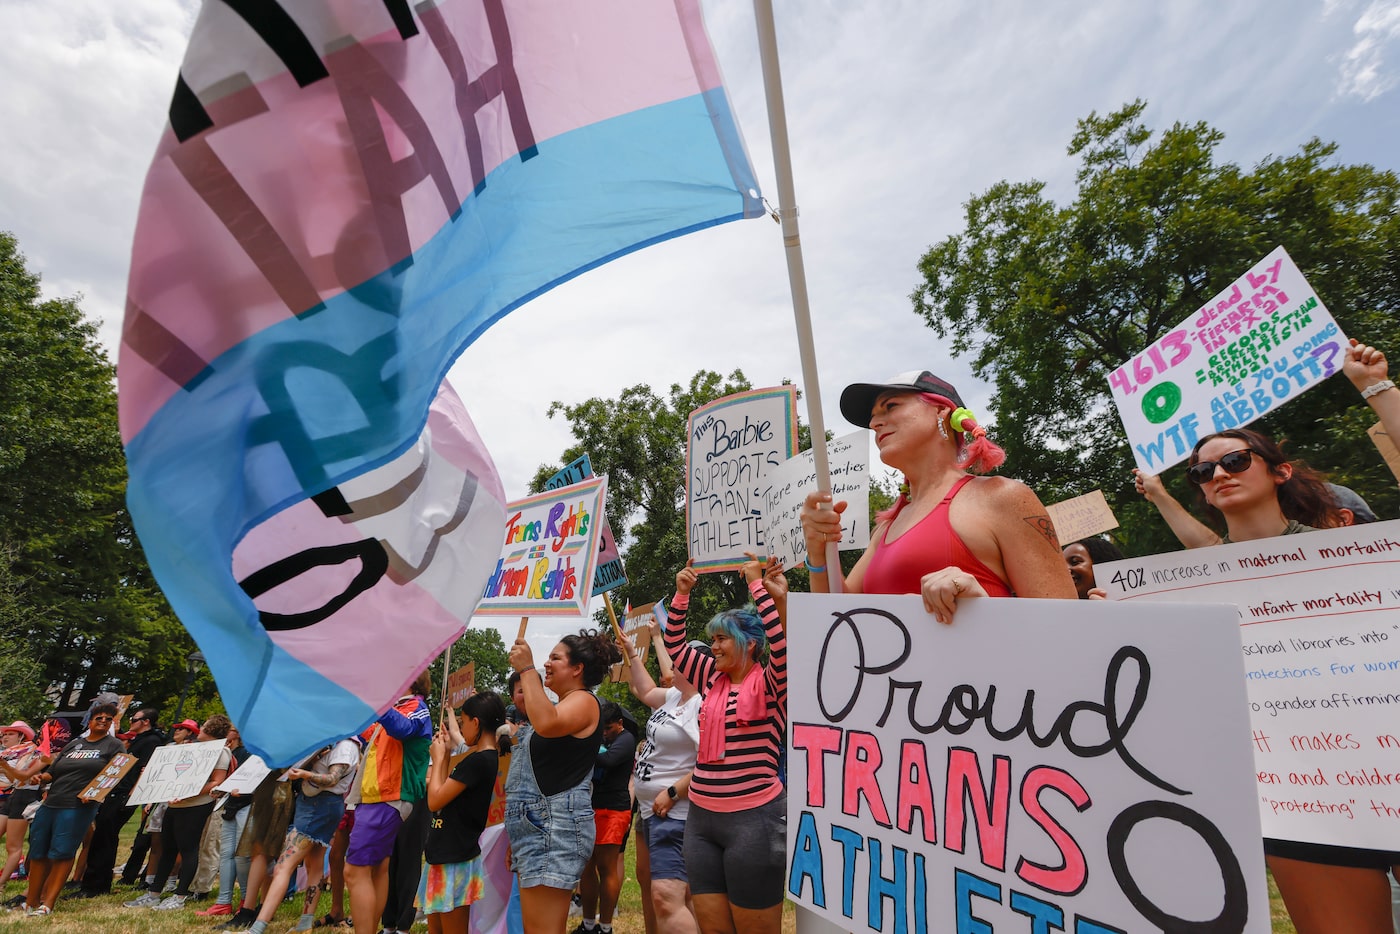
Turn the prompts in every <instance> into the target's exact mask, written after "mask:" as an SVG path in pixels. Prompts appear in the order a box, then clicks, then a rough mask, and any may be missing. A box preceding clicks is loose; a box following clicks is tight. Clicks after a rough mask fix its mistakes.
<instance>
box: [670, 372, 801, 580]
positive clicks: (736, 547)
mask: <svg viewBox="0 0 1400 934" xmlns="http://www.w3.org/2000/svg"><path fill="white" fill-rule="evenodd" d="M796 453H797V390H796V388H795V387H793V386H779V387H776V388H773V389H751V390H749V391H748V392H740V393H735V394H734V395H732V396H725V397H724V398H723V399H716V400H715V401H714V402H711V403H709V404H708V405H703V406H701V407H700V408H698V409H696V410H695V411H694V412H691V413H690V419H689V421H688V422H687V425H686V450H685V527H686V536H687V541H688V543H689V550H688V554H689V555H690V557H691V558H693V559H694V560H695V565H694V567H695V570H697V571H699V572H701V573H704V572H706V571H730V570H734V569H735V568H738V567H741V566H742V565H743V563H744V561H745V560H746V559H745V558H744V552H746V551H747V552H753V553H754V554H757V555H764V554H767V552H768V545H767V542H766V541H765V539H764V537H763V491H764V490H766V489H768V486H769V479H768V477H769V474H771V473H772V472H773V470H774V469H775V468H777V466H778V465H779V464H781V463H782V462H783V461H785V460H787V459H788V458H789V457H792V455H793V454H796Z"/></svg>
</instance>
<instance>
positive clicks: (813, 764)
mask: <svg viewBox="0 0 1400 934" xmlns="http://www.w3.org/2000/svg"><path fill="white" fill-rule="evenodd" d="M788 612H789V615H790V616H791V620H790V622H789V625H788V631H789V632H799V633H801V634H802V638H800V639H793V640H792V641H791V642H790V643H789V646H788V652H789V654H788V664H789V668H788V690H789V695H788V702H789V715H790V716H789V719H790V722H791V729H790V733H789V751H788V772H789V775H790V776H791V780H790V782H789V784H788V799H787V805H788V831H787V833H788V854H789V860H790V862H789V868H788V875H787V891H788V895H789V897H790V898H792V899H794V900H796V901H797V902H799V903H800V904H802V905H803V906H805V907H807V908H809V909H811V910H812V911H814V912H816V913H818V914H819V915H821V916H822V917H823V918H824V919H825V920H827V921H829V922H831V923H833V924H836V925H838V926H839V929H840V930H843V931H905V930H908V931H961V932H972V931H980V932H989V931H993V930H996V931H1002V930H1008V931H1030V930H1036V931H1047V930H1057V931H1058V930H1064V931H1078V932H1090V931H1098V932H1108V931H1146V930H1202V931H1206V930H1210V931H1222V932H1223V931H1230V932H1235V934H1239V932H1249V934H1265V932H1268V931H1269V927H1270V921H1269V903H1268V897H1267V892H1266V889H1265V875H1264V859H1263V851H1262V848H1261V846H1260V842H1259V841H1260V834H1259V821H1258V817H1257V816H1256V814H1255V809H1254V808H1253V806H1252V805H1253V801H1254V779H1253V771H1252V762H1251V759H1250V755H1249V745H1248V738H1249V722H1248V717H1247V712H1246V701H1245V692H1244V685H1243V683H1242V681H1243V679H1242V675H1243V666H1242V665H1241V662H1240V658H1239V656H1238V654H1236V650H1235V647H1236V644H1237V642H1236V640H1235V638H1234V634H1233V626H1232V622H1233V620H1234V616H1235V614H1234V612H1233V610H1232V609H1231V608H1230V607H1228V606H1210V607H1207V606H1202V607H1198V608H1197V609H1196V610H1194V611H1193V612H1192V613H1191V614H1189V616H1185V617H1184V618H1183V614H1181V613H1180V612H1178V611H1175V609H1174V608H1172V607H1160V606H1153V605H1151V604H1142V605H1139V606H1134V607H1132V608H1131V609H1129V608H1126V607H1120V606H1116V605H1114V604H1112V603H1107V602H1094V603H1090V602H1087V601H1073V600H966V601H963V602H962V603H960V604H959V605H958V614H957V620H956V622H954V623H953V624H952V625H951V626H942V625H939V624H937V623H936V622H934V620H933V617H932V616H930V615H929V614H928V613H927V612H926V611H925V610H924V608H923V602H922V600H921V599H920V598H919V597H918V596H914V595H911V596H872V595H864V596H862V595H859V594H853V595H827V594H802V593H794V594H793V595H792V596H791V597H790V598H789V603H788ZM1029 919H1039V920H1037V921H1036V922H1035V923H1032V922H1031V921H1030V920H1029ZM1177 919H1187V920H1189V921H1192V922H1197V923H1196V924H1195V925H1191V924H1187V923H1185V921H1178V920H1177ZM1212 919H1214V920H1212ZM1047 925H1048V926H1047Z"/></svg>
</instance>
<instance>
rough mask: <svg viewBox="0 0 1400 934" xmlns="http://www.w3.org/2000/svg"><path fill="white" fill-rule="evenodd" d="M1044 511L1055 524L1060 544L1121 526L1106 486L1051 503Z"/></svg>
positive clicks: (1066, 543)
mask: <svg viewBox="0 0 1400 934" xmlns="http://www.w3.org/2000/svg"><path fill="white" fill-rule="evenodd" d="M1045 511H1046V512H1048V513H1049V514H1050V521H1051V522H1053V523H1054V524H1055V536H1056V537H1057V538H1059V540H1060V544H1061V545H1068V544H1069V543H1070V542H1077V541H1079V540H1080V539H1082V538H1088V537H1089V536H1090V535H1098V534H1099V533H1101V532H1107V531H1108V530H1109V529H1116V528H1118V517H1117V516H1115V515H1114V514H1113V510H1112V509H1109V508H1108V501H1107V500H1105V499H1104V498H1103V490H1092V491H1090V492H1088V493H1085V494H1084V495H1083V496H1076V497H1074V498H1073V499H1065V500H1061V501H1060V502H1058V503H1052V504H1050V505H1049V506H1046V507H1045Z"/></svg>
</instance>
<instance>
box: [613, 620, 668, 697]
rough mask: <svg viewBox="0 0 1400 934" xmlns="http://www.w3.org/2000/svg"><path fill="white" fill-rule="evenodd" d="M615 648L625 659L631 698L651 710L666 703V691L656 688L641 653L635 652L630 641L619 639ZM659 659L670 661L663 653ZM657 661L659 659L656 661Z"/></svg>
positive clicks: (634, 647) (635, 648) (635, 649)
mask: <svg viewBox="0 0 1400 934" xmlns="http://www.w3.org/2000/svg"><path fill="white" fill-rule="evenodd" d="M617 646H618V648H620V649H621V650H622V655H623V657H624V658H626V659H627V687H628V688H630V689H631V691H632V696H633V697H635V698H636V699H637V700H639V701H641V702H642V703H643V704H646V705H647V706H648V707H650V708H651V709H652V710H655V709H656V708H658V707H660V706H661V705H662V704H664V703H666V689H665V688H662V687H657V685H656V681H654V680H653V679H652V677H651V672H649V671H647V666H646V665H645V664H644V663H643V662H642V653H641V652H638V651H637V647H636V646H635V645H633V644H632V640H631V639H626V638H624V639H620V640H618V643H617ZM661 658H665V659H666V660H667V661H670V656H668V655H666V653H665V652H662V653H661ZM659 661H660V659H658V662H659Z"/></svg>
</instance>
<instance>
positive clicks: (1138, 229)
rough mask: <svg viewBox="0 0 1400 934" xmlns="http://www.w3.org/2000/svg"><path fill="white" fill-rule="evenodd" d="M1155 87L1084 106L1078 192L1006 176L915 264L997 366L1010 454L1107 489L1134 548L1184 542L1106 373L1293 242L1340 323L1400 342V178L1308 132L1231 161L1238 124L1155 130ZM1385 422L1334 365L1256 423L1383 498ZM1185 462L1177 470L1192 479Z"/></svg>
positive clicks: (1386, 510) (947, 312)
mask: <svg viewBox="0 0 1400 934" xmlns="http://www.w3.org/2000/svg"><path fill="white" fill-rule="evenodd" d="M1145 107H1146V105H1145V104H1144V103H1143V102H1142V101H1136V102H1134V103H1132V104H1128V105H1126V106H1124V107H1123V108H1121V109H1120V110H1118V111H1116V112H1114V113H1111V114H1108V115H1106V116H1099V115H1098V114H1097V113H1091V114H1090V115H1089V116H1088V117H1086V118H1084V119H1083V120H1081V121H1080V122H1079V125H1078V129H1077V131H1076V132H1075V134H1074V136H1073V138H1072V140H1071V142H1070V146H1069V155H1071V156H1074V157H1078V159H1079V162H1080V167H1079V172H1078V192H1077V194H1076V196H1075V198H1074V200H1073V201H1072V202H1071V203H1070V204H1068V205H1065V206H1059V205H1056V204H1055V203H1053V202H1052V201H1051V200H1050V199H1048V198H1047V197H1046V196H1045V193H1044V185H1043V183H1041V182H1038V181H1023V182H1009V181H1002V182H998V183H997V184H995V185H993V186H992V187H991V188H989V189H988V190H987V191H986V192H984V193H982V194H980V195H977V196H975V197H973V198H972V199H971V200H970V201H969V202H968V203H967V205H966V215H965V222H966V223H965V228H964V229H963V231H962V232H961V233H958V234H954V235H953V236H950V237H948V238H947V239H945V240H943V241H941V242H939V243H936V244H934V246H932V247H931V248H930V249H929V250H928V252H927V253H926V254H925V255H924V256H923V257H922V259H921V260H920V261H919V272H920V276H921V279H920V281H919V283H918V285H917V287H916V289H915V291H914V293H913V295H912V296H911V297H912V299H913V304H914V310H915V312H916V313H917V314H919V315H920V316H922V317H923V318H924V320H925V321H926V322H927V323H928V325H929V326H930V327H932V328H933V329H934V330H935V331H937V332H938V333H939V335H940V336H944V337H951V346H952V348H953V351H954V353H956V354H958V355H963V354H970V355H971V357H972V365H973V369H974V371H975V372H976V373H977V374H978V375H979V376H981V377H983V378H986V379H990V380H992V381H994V382H995V386H996V391H995V394H994V398H993V403H992V409H993V411H994V413H995V415H996V431H995V436H996V438H997V440H998V442H999V443H1001V444H1002V445H1003V446H1004V447H1005V448H1006V450H1007V454H1008V459H1007V464H1008V467H1007V469H1008V470H1009V471H1010V472H1014V473H1015V475H1016V476H1018V477H1020V478H1022V479H1024V480H1026V481H1027V482H1028V483H1030V484H1031V485H1032V486H1033V487H1035V488H1036V489H1037V491H1038V492H1039V493H1040V495H1041V498H1042V499H1044V500H1045V501H1046V502H1053V501H1056V500H1059V499H1062V498H1065V497H1068V496H1073V495H1078V494H1080V493H1085V492H1088V491H1089V490H1091V489H1094V488H1095V487H1099V488H1102V489H1103V491H1104V493H1105V495H1106V496H1107V497H1108V498H1109V501H1110V503H1111V504H1112V505H1113V506H1114V508H1115V511H1116V512H1117V513H1118V515H1119V518H1120V520H1121V521H1122V522H1123V528H1122V529H1121V530H1120V532H1121V533H1122V534H1123V537H1124V539H1125V542H1124V544H1125V546H1126V549H1127V550H1129V551H1130V553H1138V554H1141V553H1148V552H1153V551H1162V550H1166V549H1168V548H1172V547H1176V545H1175V542H1174V540H1173V539H1171V538H1170V535H1169V533H1168V532H1167V531H1166V529H1165V527H1164V526H1163V525H1162V524H1161V523H1160V522H1158V521H1157V520H1156V518H1155V515H1153V514H1152V512H1151V507H1150V506H1149V505H1147V504H1146V503H1145V502H1143V501H1142V500H1141V499H1140V498H1139V497H1137V496H1136V495H1135V494H1134V492H1133V489H1132V478H1131V475H1130V470H1131V468H1132V466H1133V460H1132V456H1131V451H1130V450H1129V447H1128V445H1127V441H1126V438H1125V436H1124V434H1123V431H1122V426H1121V423H1120V422H1119V420H1118V417H1117V413H1116V412H1115V411H1114V409H1113V405H1112V402H1111V401H1110V398H1109V393H1108V382H1107V377H1108V374H1109V373H1110V372H1112V371H1113V370H1114V369H1116V368H1117V367H1118V366H1120V365H1121V364H1123V363H1124V362H1126V361H1127V360H1128V359H1130V358H1131V357H1132V356H1133V355H1134V354H1136V353H1138V352H1140V351H1141V350H1143V349H1144V348H1145V347H1147V346H1148V345H1149V344H1150V343H1151V342H1153V341H1155V340H1157V339H1158V338H1160V337H1161V336H1162V335H1163V334H1164V333H1166V332H1167V331H1168V330H1169V329H1170V328H1171V327H1173V326H1174V325H1176V324H1177V323H1178V322H1179V321H1181V320H1182V319H1184V318H1185V317H1187V315H1189V314H1190V313H1192V312H1193V311H1195V310H1196V309H1198V308H1199V307H1200V306H1201V305H1203V304H1204V303H1205V302H1206V301H1207V300H1209V299H1210V298H1211V297H1212V296H1213V295H1214V294H1215V293H1216V292H1218V291H1220V290H1221V289H1223V288H1225V287H1226V286H1228V285H1229V283H1230V282H1231V281H1233V280H1234V279H1235V278H1236V277H1238V276H1239V275H1241V274H1242V273H1243V271H1244V270H1246V269H1247V268H1249V267H1250V266H1251V265H1252V264H1253V263H1255V262H1257V261H1258V260H1259V259H1260V258H1262V257H1263V256H1265V255H1266V254H1267V253H1269V252H1270V251H1271V250H1272V249H1273V248H1274V247H1276V246H1278V245H1279V244H1282V245H1284V246H1285V247H1286V248H1287V249H1288V252H1289V254H1290V255H1291V256H1292V257H1293V259H1294V261H1295V262H1296V263H1297V264H1298V266H1299V268H1300V269H1301V270H1302V271H1303V274H1304V275H1305V276H1307V278H1308V280H1309V282H1310V283H1311V284H1312V285H1313V287H1314V288H1315V289H1316V290H1317V292H1318V294H1319V295H1320V296H1321V297H1322V300H1323V302H1324V303H1325V304H1326V305H1327V307H1328V309H1329V310H1330V311H1331V312H1332V314H1333V316H1334V317H1335V318H1336V319H1337V322H1338V323H1339V325H1340V326H1341V328H1342V330H1343V332H1345V333H1346V334H1348V335H1351V336H1355V337H1358V338H1360V339H1362V340H1363V341H1365V342H1366V343H1371V344H1376V345H1377V346H1380V347H1382V348H1383V349H1387V350H1389V351H1390V352H1391V356H1392V357H1395V356H1397V355H1400V259H1397V258H1400V210H1397V201H1400V180H1397V177H1396V175H1395V173H1393V172H1389V171H1383V170H1378V169H1375V168H1373V167H1371V166H1368V165H1344V164H1341V163H1340V162H1339V161H1338V160H1337V159H1336V146H1335V145H1333V144H1330V143H1324V142H1322V141H1320V140H1317V139H1313V140H1310V141H1308V142H1306V143H1304V144H1303V145H1302V146H1301V147H1300V148H1299V150H1298V151H1297V152H1296V153H1294V154H1292V155H1287V156H1283V157H1275V156H1269V157H1267V158H1265V159H1264V160H1262V161H1261V162H1260V163H1259V164H1258V165H1256V166H1255V167H1254V168H1253V169H1252V170H1248V169H1242V168H1241V167H1240V166H1238V165H1235V164H1232V163H1227V162H1219V161H1217V159H1216V149H1217V148H1218V147H1219V145H1220V143H1221V141H1222V140H1223V139H1224V135H1223V134H1222V133H1221V132H1220V131H1219V130H1216V129H1214V128H1212V127H1210V126H1208V125H1206V124H1205V123H1195V124H1190V125H1187V124H1182V123H1177V124H1175V125H1173V126H1172V127H1171V128H1170V129H1168V130H1166V131H1165V132H1163V133H1161V134H1160V135H1158V136H1156V137H1155V139H1154V133H1153V132H1152V131H1151V130H1150V129H1148V128H1147V127H1146V126H1145V125H1144V124H1143V123H1142V114H1143V111H1144V109H1145ZM1373 421H1374V419H1373V418H1372V417H1371V413H1370V412H1369V410H1368V409H1367V408H1366V407H1365V405H1364V404H1361V403H1360V402H1359V400H1358V399H1357V396H1356V392H1355V390H1354V389H1352V388H1351V386H1350V384H1348V383H1346V382H1345V380H1344V379H1343V378H1342V377H1340V376H1338V377H1336V378H1335V379H1333V380H1329V381H1328V383H1326V384H1324V385H1322V386H1320V387H1317V388H1315V389H1312V390H1310V391H1309V392H1308V393H1307V394H1306V395H1305V396H1303V397H1301V398H1300V399H1298V400H1295V401H1294V402H1293V403H1292V404H1290V405H1287V406H1284V407H1282V408H1280V409H1275V410H1274V411H1273V412H1270V413H1269V414H1268V415H1266V416H1265V417H1264V418H1263V419H1261V420H1260V422H1259V423H1258V424H1257V425H1256V426H1255V427H1258V428H1259V429H1261V430H1263V431H1265V432H1267V433H1270V434H1272V435H1273V436H1274V437H1276V438H1278V439H1280V440H1284V441H1286V443H1287V449H1288V450H1290V452H1291V453H1292V454H1293V455H1295V456H1300V457H1302V458H1303V459H1305V460H1307V461H1308V462H1309V463H1311V464H1313V465H1314V466H1316V467H1319V468H1321V469H1324V470H1327V471H1330V472H1331V473H1332V476H1333V478H1334V479H1335V480H1336V481H1337V482H1339V483H1343V484H1346V485H1347V486H1351V487H1353V488H1355V489H1357V490H1358V491H1359V492H1362V494H1363V495H1364V496H1366V497H1367V498H1368V499H1369V500H1370V501H1371V503H1372V505H1373V507H1375V508H1376V510H1377V513H1378V514H1380V515H1383V516H1385V515H1395V514H1396V509H1397V506H1398V505H1400V497H1397V495H1396V489H1395V483H1394V478H1393V477H1391V476H1390V474H1389V473H1388V471H1386V469H1385V467H1384V465H1383V463H1382V461H1381V459H1380V458H1379V456H1378V455H1377V454H1376V452H1375V451H1374V449H1373V447H1372V445H1371V444H1370V442H1369V441H1367V440H1366V439H1365V437H1364V430H1365V427H1366V426H1367V425H1369V424H1371V423H1372V422H1373ZM1183 474H1184V471H1179V470H1178V471H1172V472H1169V474H1168V477H1167V478H1166V479H1167V481H1168V485H1169V487H1171V488H1173V490H1174V492H1175V493H1176V494H1177V495H1178V498H1181V497H1184V496H1186V495H1187V490H1186V488H1185V483H1184V476H1183Z"/></svg>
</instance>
